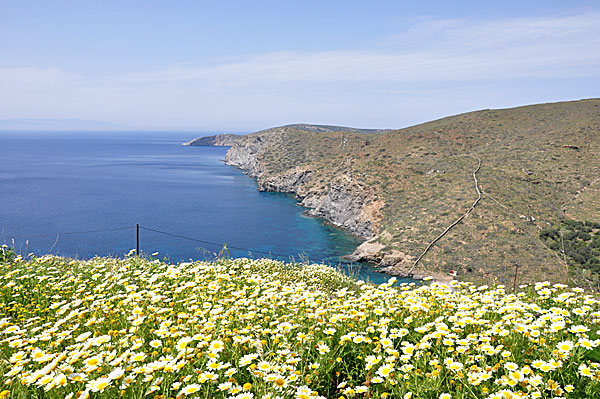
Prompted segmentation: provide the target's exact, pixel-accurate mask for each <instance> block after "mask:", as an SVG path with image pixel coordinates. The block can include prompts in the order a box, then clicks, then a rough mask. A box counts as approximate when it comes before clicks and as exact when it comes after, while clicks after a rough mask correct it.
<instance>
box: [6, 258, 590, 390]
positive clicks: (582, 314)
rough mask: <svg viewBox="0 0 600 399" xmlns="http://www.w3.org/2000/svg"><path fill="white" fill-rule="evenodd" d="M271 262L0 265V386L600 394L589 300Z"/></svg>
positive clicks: (547, 288) (557, 292)
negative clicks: (353, 276) (353, 275)
mask: <svg viewBox="0 0 600 399" xmlns="http://www.w3.org/2000/svg"><path fill="white" fill-rule="evenodd" d="M521 288H522V292H519V293H517V294H512V293H508V292H507V291H506V290H505V288H504V287H502V286H498V287H495V288H490V287H486V286H482V287H476V286H474V285H471V284H469V283H459V284H455V285H453V286H451V287H446V286H442V285H438V284H436V283H433V284H431V285H423V286H417V285H414V284H410V285H407V284H404V285H401V286H399V287H393V286H392V284H391V283H388V284H382V285H379V286H371V285H368V284H364V283H362V282H360V281H359V282H355V281H353V280H350V279H349V278H347V277H345V276H343V275H341V274H339V273H338V272H336V271H335V270H333V269H331V268H328V267H325V266H319V265H311V266H305V265H289V264H284V263H281V262H276V261H272V260H249V259H235V260H226V259H222V260H217V261H215V262H196V263H182V264H179V265H172V264H167V263H164V262H161V261H158V260H148V259H141V258H137V257H132V258H126V259H114V258H96V259H93V260H90V261H75V260H69V259H64V258H59V257H53V256H44V257H40V258H35V259H32V260H30V261H24V260H22V259H20V258H17V259H16V260H14V261H11V262H4V263H1V264H0V306H1V308H0V398H6V397H10V398H26V397H34V398H35V397H37V398H64V397H69V398H87V397H92V398H105V397H111V398H117V397H126V398H139V397H146V396H149V397H154V398H170V397H179V398H184V397H185V398H187V397H190V398H191V397H202V398H236V399H242V398H313V397H326V398H342V397H344V398H411V397H412V398H435V399H447V398H503V399H504V398H525V397H527V398H551V397H573V398H581V397H592V396H594V395H595V394H593V392H596V393H597V392H599V391H600V383H599V380H600V363H599V361H600V356H599V351H600V349H599V348H597V347H598V346H599V345H600V339H599V337H598V328H599V325H600V302H599V301H598V300H597V299H595V298H594V297H593V296H591V295H586V294H585V293H584V292H583V290H582V289H579V288H573V289H570V288H568V287H567V286H565V285H560V284H556V285H550V284H549V283H538V284H535V285H531V286H527V287H525V286H523V287H521Z"/></svg>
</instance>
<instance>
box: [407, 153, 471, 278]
mask: <svg viewBox="0 0 600 399" xmlns="http://www.w3.org/2000/svg"><path fill="white" fill-rule="evenodd" d="M474 158H477V168H476V169H475V170H474V171H473V180H475V190H477V199H476V200H475V202H473V205H471V207H470V208H469V209H468V210H467V212H465V214H464V215H462V216H461V217H459V218H458V219H457V220H456V221H455V222H454V223H452V224H451V225H450V226H448V227H446V230H444V231H443V232H442V233H441V234H440V235H439V236H437V237H436V238H435V239H434V240H433V241H431V242H430V243H429V245H428V246H427V248H425V250H424V251H423V252H422V253H421V255H419V257H418V258H417V260H415V263H413V265H412V267H411V268H410V270H409V272H408V275H409V276H410V275H412V274H413V271H414V270H415V267H417V264H418V263H419V261H420V260H421V259H422V258H423V256H425V254H427V252H429V250H430V249H431V247H433V245H434V244H435V243H436V242H438V241H439V240H440V239H441V238H442V237H443V236H445V235H446V234H447V233H448V232H449V231H450V229H452V228H453V227H454V226H456V225H457V224H459V223H460V222H461V220H463V219H464V218H465V217H467V215H468V214H469V213H471V211H472V210H473V209H475V207H476V206H477V204H478V203H479V201H481V190H479V182H478V181H477V176H476V174H477V172H479V169H481V159H479V158H478V157H474Z"/></svg>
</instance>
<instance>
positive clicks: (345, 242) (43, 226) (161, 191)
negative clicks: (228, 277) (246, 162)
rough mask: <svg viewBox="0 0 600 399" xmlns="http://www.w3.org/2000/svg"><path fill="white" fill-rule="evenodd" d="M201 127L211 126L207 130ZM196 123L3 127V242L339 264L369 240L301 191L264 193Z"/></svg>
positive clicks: (377, 277)
mask: <svg viewBox="0 0 600 399" xmlns="http://www.w3.org/2000/svg"><path fill="white" fill-rule="evenodd" d="M198 135H201V134H198ZM195 137H197V135H194V134H193V133H192V134H190V133H157V132H147V133H142V132H135V133H117V132H108V133H102V132H60V133H58V132H6V131H5V132H0V243H5V244H8V245H9V246H13V247H14V248H15V249H16V250H17V251H18V252H19V253H21V254H23V255H27V254H29V253H34V254H37V255H41V254H47V253H53V254H58V255H63V256H68V257H75V258H80V259H86V258H91V257H94V256H96V255H99V256H105V255H113V256H124V255H125V254H126V253H128V252H129V251H130V250H131V249H133V248H135V247H136V229H135V226H136V224H139V225H140V248H141V250H142V253H143V254H146V255H150V254H153V253H156V252H158V257H159V258H161V259H163V258H168V259H169V260H170V261H172V262H178V261H187V260H190V259H193V260H197V259H207V258H211V257H214V256H215V255H216V254H219V253H220V252H222V250H223V247H224V245H226V246H227V250H226V251H224V253H225V254H226V255H227V256H231V257H254V258H256V257H270V258H275V259H279V260H286V261H289V260H294V261H306V260H309V261H310V262H319V263H320V262H324V263H327V264H331V265H338V266H340V267H341V268H343V269H344V270H350V272H351V274H354V275H357V276H358V278H362V279H364V280H370V281H372V282H374V283H381V282H384V281H387V280H388V279H389V276H388V275H385V274H382V273H378V272H376V271H375V269H373V268H371V267H369V266H368V265H365V264H350V263H347V262H344V261H343V260H342V259H341V258H340V256H341V255H344V254H347V253H349V252H352V251H353V250H354V249H355V248H356V246H357V245H359V244H360V240H359V239H357V238H356V237H354V236H352V235H350V234H348V233H346V232H344V231H342V230H339V229H336V228H334V227H331V226H328V225H326V224H324V223H323V220H319V219H315V218H311V217H308V216H305V215H303V211H304V209H303V208H301V207H299V206H298V205H297V204H296V200H295V199H294V198H293V196H290V195H287V194H281V193H264V192H259V191H258V190H257V188H256V183H255V181H254V179H252V178H250V177H248V176H246V175H244V174H243V173H242V172H241V171H240V170H238V169H236V168H234V167H231V166H227V165H225V164H224V163H223V162H222V159H223V158H224V156H225V153H226V151H227V148H224V147H187V146H182V145H181V143H183V142H185V141H187V140H190V139H192V138H195Z"/></svg>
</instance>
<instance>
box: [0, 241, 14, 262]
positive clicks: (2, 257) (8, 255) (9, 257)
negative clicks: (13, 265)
mask: <svg viewBox="0 0 600 399" xmlns="http://www.w3.org/2000/svg"><path fill="white" fill-rule="evenodd" d="M15 258H16V255H15V251H14V249H12V248H10V247H9V246H8V245H2V246H1V247H0V263H9V262H12V261H14V260H15Z"/></svg>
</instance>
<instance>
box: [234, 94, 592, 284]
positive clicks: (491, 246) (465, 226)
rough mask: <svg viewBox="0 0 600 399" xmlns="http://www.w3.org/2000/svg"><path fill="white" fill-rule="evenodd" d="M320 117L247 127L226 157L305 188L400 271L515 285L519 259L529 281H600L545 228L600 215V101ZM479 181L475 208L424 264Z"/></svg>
mask: <svg viewBox="0 0 600 399" xmlns="http://www.w3.org/2000/svg"><path fill="white" fill-rule="evenodd" d="M309 126H311V125H289V126H282V127H278V128H271V129H266V130H263V131H260V132H256V133H252V134H248V135H245V136H239V137H236V138H234V139H232V141H231V146H232V147H231V148H230V149H229V151H228V153H227V155H226V159H225V160H226V163H227V164H229V165H234V166H237V167H239V168H240V169H242V170H244V171H245V172H246V173H248V174H249V175H250V176H252V177H254V178H256V179H257V181H258V187H259V189H260V190H264V191H281V192H290V193H294V194H295V195H296V196H297V198H298V201H299V203H300V205H302V206H304V207H306V208H307V213H309V214H311V215H313V216H319V217H323V218H325V219H327V220H328V221H329V222H331V223H332V224H334V225H336V226H339V227H341V228H344V229H347V230H349V231H351V232H353V233H354V234H356V235H358V236H360V237H362V238H363V239H364V240H365V243H363V244H362V245H361V246H359V248H357V250H356V251H355V252H354V253H353V254H352V255H351V256H350V258H352V259H355V260H366V261H370V262H374V263H376V264H378V265H379V266H381V267H384V268H385V269H384V270H385V271H387V272H388V273H392V274H399V275H407V274H411V275H426V274H429V273H431V272H439V273H450V272H452V273H454V274H457V278H459V279H464V280H469V281H475V282H496V283H502V284H512V283H513V276H514V273H515V270H516V269H518V271H517V274H518V279H517V280H518V282H519V283H521V282H526V281H534V280H535V281H539V280H541V279H545V280H550V281H555V282H567V281H570V280H573V279H575V280H578V281H580V280H582V279H584V280H585V281H587V282H588V283H589V284H595V283H594V282H596V283H597V277H595V276H594V275H592V274H593V273H592V274H590V273H591V272H590V268H589V267H588V268H586V267H585V265H575V264H574V263H573V262H571V260H570V259H568V258H566V257H565V256H564V254H562V253H560V252H557V251H556V250H555V249H552V248H550V247H549V246H548V245H547V243H546V242H544V241H543V240H542V239H540V233H541V232H542V230H544V229H547V228H555V227H557V226H558V227H560V225H561V223H562V222H563V221H565V220H576V221H590V222H593V221H600V200H599V198H600V179H599V178H598V176H600V100H599V99H589V100H580V101H571V102H560V103H549V104H538V105H529V106H523V107H517V108H511V109H497V110H481V111H475V112H469V113H464V114H460V115H456V116H451V117H446V118H442V119H439V120H436V121H431V122H427V123H423V124H420V125H416V126H411V127H408V128H404V129H399V130H372V131H368V132H369V133H370V134H366V133H367V132H365V131H364V129H352V128H343V127H331V126H325V127H322V126H321V127H320V128H310V127H309ZM479 162H480V167H479V169H478V170H477V185H475V184H474V181H473V178H474V176H475V174H474V171H475V169H476V168H477V167H478V163H479ZM479 190H480V191H481V192H480V194H481V200H480V201H479V202H478V204H477V205H476V207H475V209H473V210H472V211H471V212H469V213H468V214H467V215H466V216H465V217H464V219H462V220H461V221H460V222H459V223H457V224H456V225H455V226H454V227H453V228H451V229H450V230H449V231H448V232H447V233H446V234H445V235H444V236H443V238H440V239H439V241H437V242H435V243H434V245H431V248H430V249H429V250H428V251H427V252H426V253H425V255H424V256H422V258H421V260H420V261H419V263H418V264H417V265H416V266H415V261H416V260H417V259H419V257H420V256H421V255H423V252H424V251H425V249H426V248H427V247H428V245H429V244H431V242H432V241H433V240H434V239H435V238H436V237H438V236H439V235H440V234H441V233H442V232H444V231H445V230H446V229H447V228H448V227H449V226H451V225H452V224H453V223H454V222H456V220H457V219H458V218H459V217H461V216H462V215H464V214H465V213H466V212H467V210H469V208H470V207H472V204H473V203H474V201H475V200H476V199H477V197H478V193H477V191H479ZM593 251H595V250H594V249H592V252H591V255H590V256H592V257H593V255H594V253H595V252H593ZM599 255H600V254H599ZM590 259H591V258H590ZM599 259H600V258H599Z"/></svg>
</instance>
